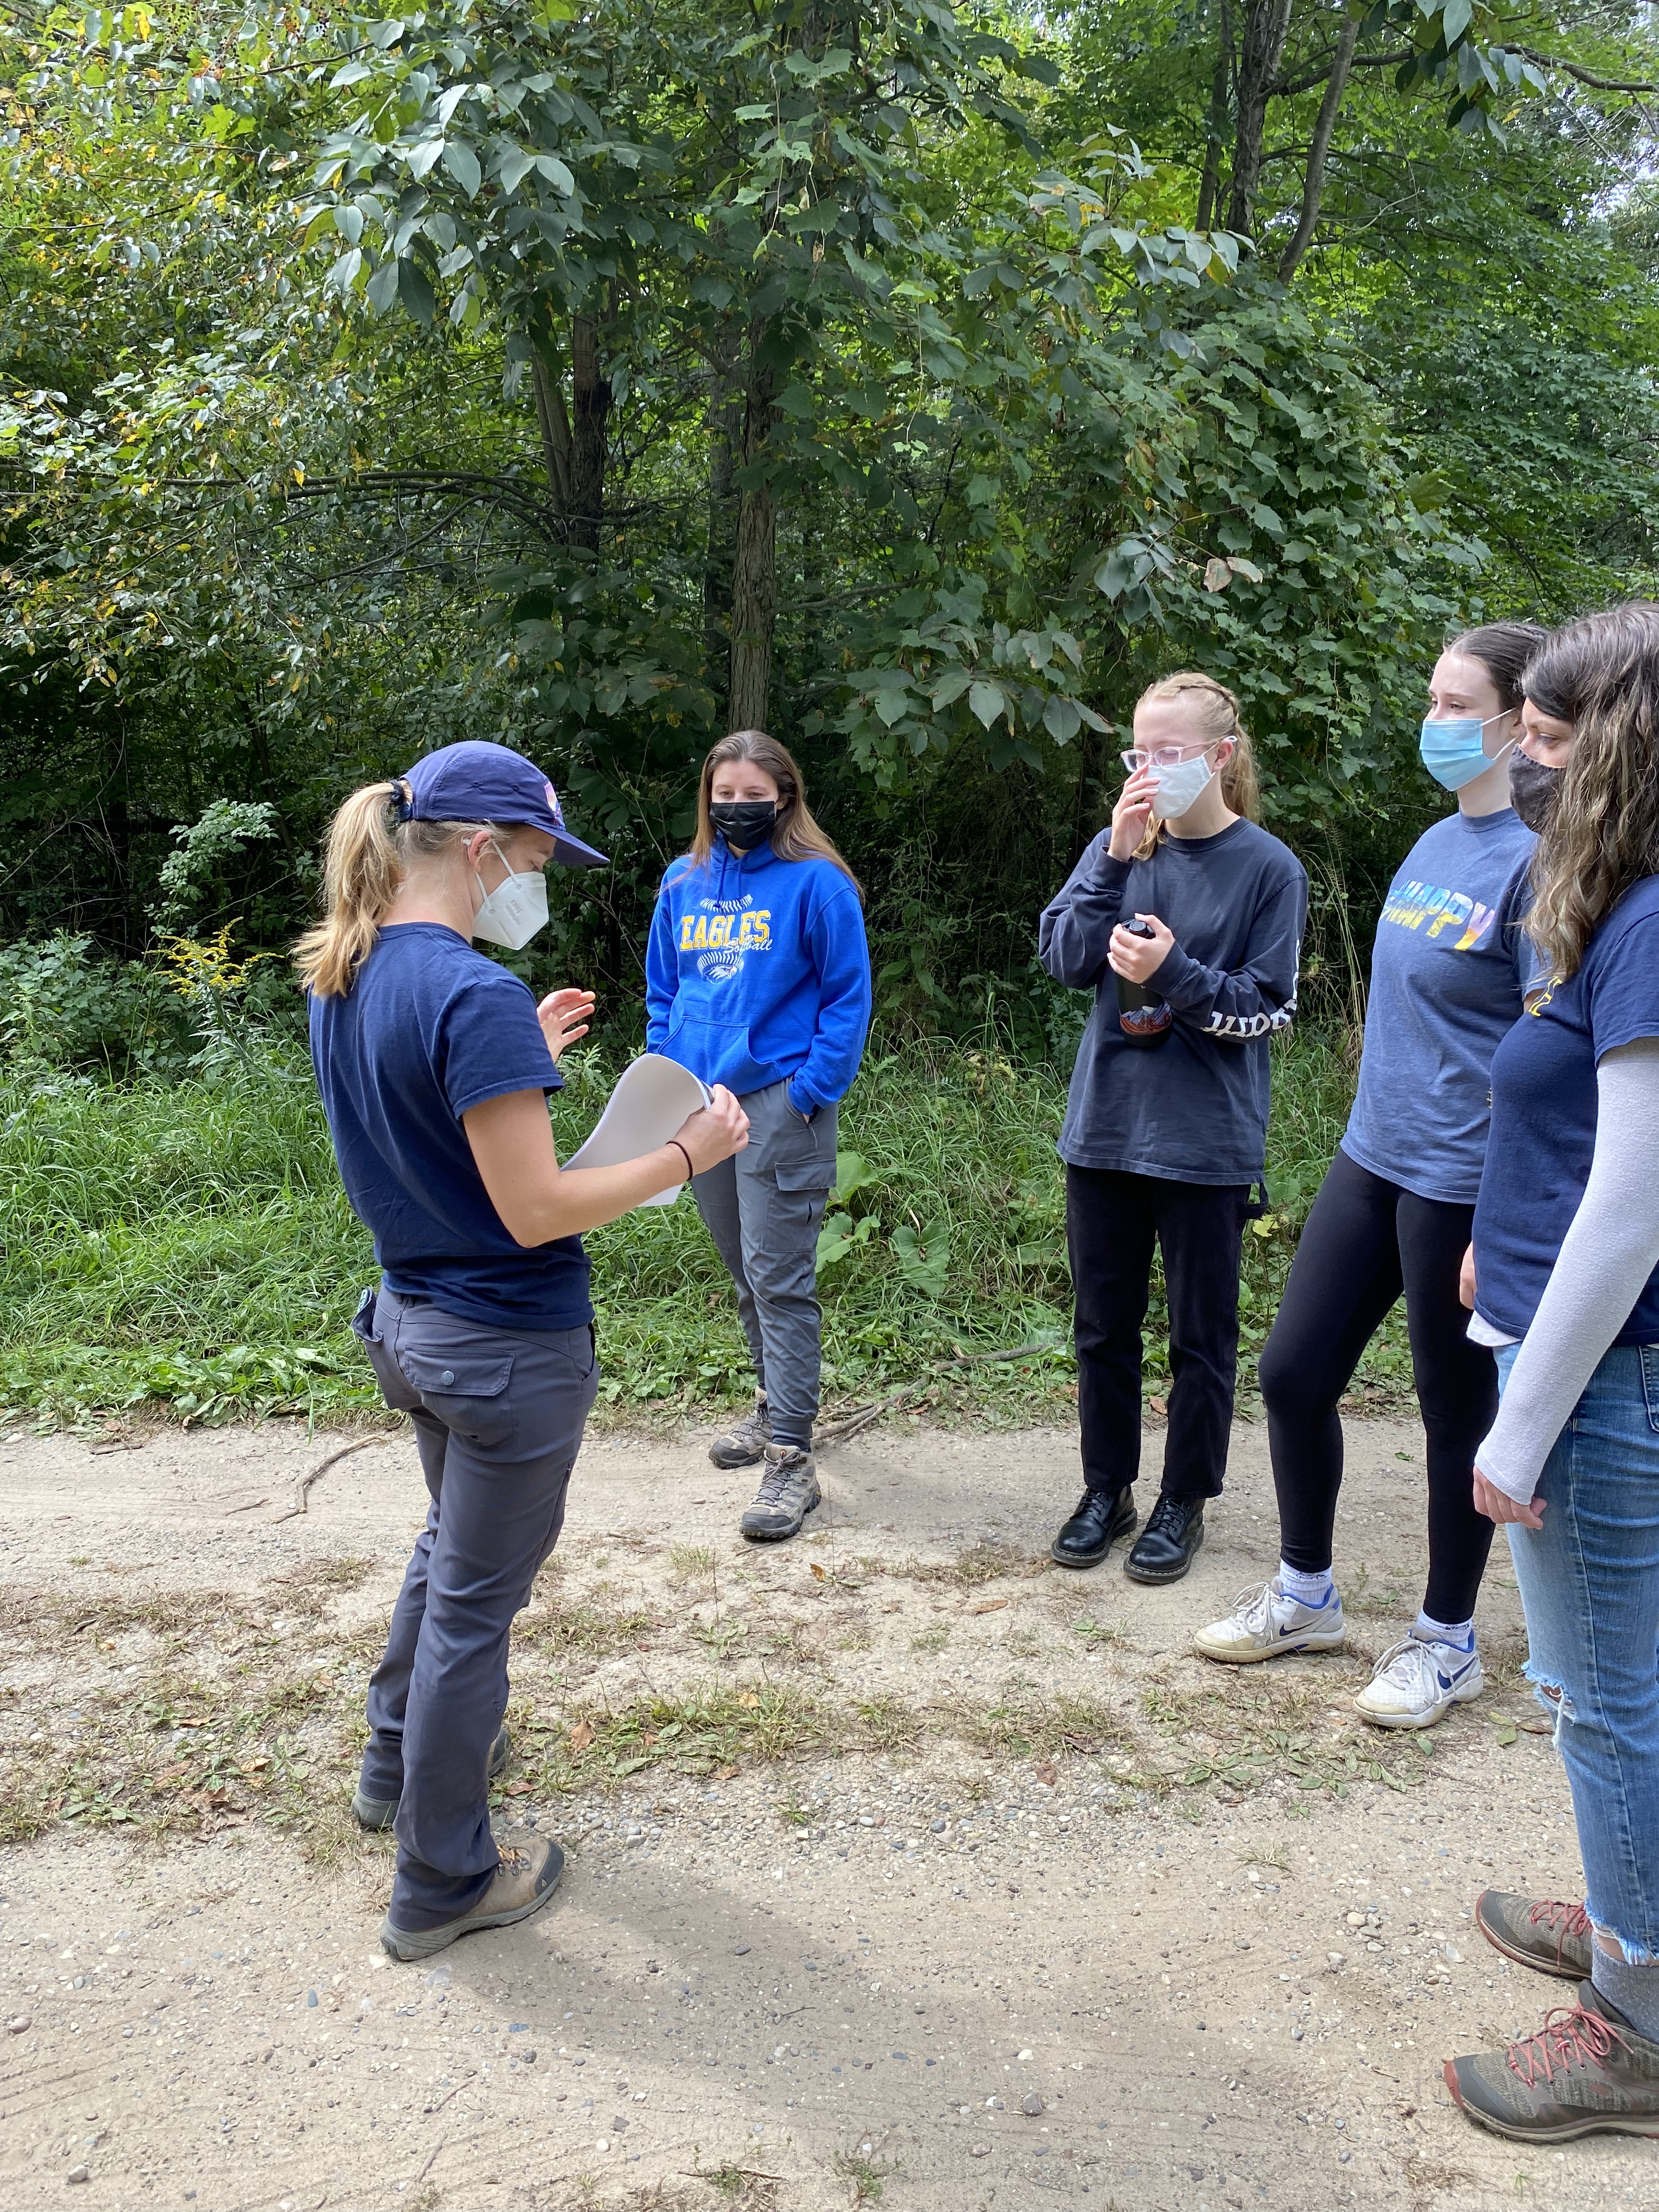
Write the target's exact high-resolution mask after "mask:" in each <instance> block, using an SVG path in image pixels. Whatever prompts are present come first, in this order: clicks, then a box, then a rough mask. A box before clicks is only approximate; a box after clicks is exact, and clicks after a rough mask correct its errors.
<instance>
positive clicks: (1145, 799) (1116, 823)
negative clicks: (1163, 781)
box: [1110, 768, 1158, 860]
mask: <svg viewBox="0 0 1659 2212" xmlns="http://www.w3.org/2000/svg"><path fill="white" fill-rule="evenodd" d="M1157 796H1158V778H1157V777H1156V776H1155V775H1153V774H1152V770H1151V769H1149V768H1138V769H1136V770H1135V772H1134V774H1133V775H1132V776H1131V777H1130V778H1129V781H1127V783H1126V784H1125V785H1124V787H1123V788H1122V790H1121V792H1119V793H1118V795H1117V805H1115V807H1114V808H1113V809H1112V842H1111V847H1110V850H1111V855H1112V858H1113V859H1114V860H1133V858H1134V856H1135V852H1136V848H1138V847H1139V843H1140V841H1141V839H1142V838H1143V837H1144V836H1146V824H1147V823H1149V822H1150V821H1151V820H1152V802H1153V800H1154V799H1156V798H1157Z"/></svg>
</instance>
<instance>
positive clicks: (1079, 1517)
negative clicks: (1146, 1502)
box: [1048, 1482, 1140, 1567]
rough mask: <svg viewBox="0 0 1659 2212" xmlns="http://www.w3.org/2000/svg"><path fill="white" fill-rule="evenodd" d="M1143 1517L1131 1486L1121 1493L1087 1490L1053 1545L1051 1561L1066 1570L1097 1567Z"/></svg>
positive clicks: (1049, 1551)
mask: <svg viewBox="0 0 1659 2212" xmlns="http://www.w3.org/2000/svg"><path fill="white" fill-rule="evenodd" d="M1139 1517H1140V1516H1139V1514H1137V1513H1136V1511H1135V1494H1134V1492H1133V1489H1132V1488H1131V1487H1130V1486H1129V1485H1128V1484H1127V1482H1126V1483H1125V1484H1124V1486H1123V1487H1122V1489H1121V1490H1085V1492H1084V1493H1083V1495H1082V1497H1081V1498H1079V1500H1078V1502H1077V1510H1076V1511H1075V1512H1074V1513H1073V1516H1072V1517H1071V1519H1070V1520H1069V1521H1067V1522H1066V1523H1065V1525H1064V1527H1063V1528H1061V1529H1060V1534H1059V1535H1058V1536H1056V1537H1055V1539H1054V1542H1053V1543H1052V1544H1050V1545H1049V1547H1048V1557H1049V1558H1050V1559H1053V1560H1054V1563H1055V1564H1056V1565H1058V1566H1062V1567H1092V1566H1097V1565H1099V1563H1100V1561H1101V1560H1102V1559H1104V1558H1105V1556H1106V1554H1107V1553H1108V1552H1109V1551H1110V1550H1111V1548H1112V1546H1113V1545H1114V1544H1115V1542H1116V1541H1117V1540H1118V1538H1119V1537H1120V1536H1127V1534H1128V1533H1129V1531H1130V1529H1131V1528H1133V1527H1134V1525H1135V1522H1137V1520H1139Z"/></svg>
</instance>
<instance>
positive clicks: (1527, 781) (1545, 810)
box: [1510, 745, 1561, 836]
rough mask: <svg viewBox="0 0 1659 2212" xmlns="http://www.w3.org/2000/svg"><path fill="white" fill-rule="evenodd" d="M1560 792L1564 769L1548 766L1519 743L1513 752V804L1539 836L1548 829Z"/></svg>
mask: <svg viewBox="0 0 1659 2212" xmlns="http://www.w3.org/2000/svg"><path fill="white" fill-rule="evenodd" d="M1560 793H1561V771H1560V769H1559V768H1545V767H1544V766H1543V765H1542V764H1541V763H1540V762H1538V761H1535V760H1534V759H1532V758H1531V757H1529V756H1528V754H1526V753H1523V752H1522V750H1521V748H1520V747H1519V746H1518V745H1517V746H1516V749H1515V750H1514V751H1513V752H1512V753H1511V754H1510V805H1511V806H1512V807H1514V809H1515V811H1516V813H1517V814H1518V815H1519V816H1520V817H1521V819H1522V821H1523V822H1524V823H1526V825H1527V827H1528V829H1530V830H1532V831H1533V832H1534V835H1535V836H1543V834H1544V831H1545V830H1546V829H1547V828H1548V826H1549V820H1550V817H1551V815H1553V813H1554V811H1555V802H1556V800H1557V799H1558V798H1559V796H1560Z"/></svg>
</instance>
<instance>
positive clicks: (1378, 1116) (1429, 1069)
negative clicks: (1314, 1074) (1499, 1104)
mask: <svg viewBox="0 0 1659 2212" xmlns="http://www.w3.org/2000/svg"><path fill="white" fill-rule="evenodd" d="M1535 842H1537V841H1536V840H1535V839H1534V836H1533V834H1532V832H1531V830H1530V829H1528V828H1527V826H1526V824H1525V823H1523V822H1522V819H1521V817H1520V816H1519V815H1518V814H1516V812H1515V811H1513V810H1512V809H1511V808H1510V807H1507V806H1505V807H1504V808H1503V809H1502V810H1501V811H1499V812H1498V813H1496V814H1476V815H1468V814H1463V813H1457V814H1449V815H1448V816H1447V817H1445V819H1444V820H1443V821H1440V822H1437V823H1435V824H1434V827H1433V828H1432V829H1428V830H1425V833H1424V834H1423V836H1420V837H1419V839H1418V841H1417V842H1416V844H1415V845H1413V848H1412V849H1411V851H1410V852H1409V853H1408V854H1407V856H1406V859H1405V860H1404V861H1403V862H1402V863H1401V867H1400V870H1399V872H1398V873H1397V874H1396V875H1395V879H1394V882H1393V883H1392V884H1390V885H1389V896H1388V898H1387V901H1386V902H1385V903H1384V905H1383V913H1382V917H1381V919H1380V920H1379V921H1378V922H1377V925H1376V951H1374V952H1373V953H1372V955H1371V989H1370V1004H1369V1006H1367V1008H1366V1011H1365V1050H1364V1056H1363V1057H1362V1059H1361V1060H1360V1063H1359V1088H1358V1092H1357V1093H1356V1095H1355V1097H1354V1102H1353V1114H1352V1118H1351V1120H1350V1121H1349V1123H1348V1127H1347V1132H1346V1135H1345V1136H1344V1137H1343V1139H1342V1149H1343V1151H1344V1152H1346V1154H1347V1155H1348V1157H1349V1158H1350V1159H1352V1160H1357V1161H1358V1163H1359V1164H1360V1166H1361V1167H1362V1168H1366V1169H1369V1170H1370V1173H1371V1174H1372V1175H1375V1176H1382V1177H1383V1180H1384V1181H1385V1182H1395V1183H1399V1184H1400V1185H1401V1188H1404V1189H1406V1190H1409V1191H1411V1192H1413V1194H1415V1195H1416V1196H1417V1197H1419V1198H1431V1199H1437V1200H1441V1201H1442V1202H1443V1203H1446V1204H1450V1205H1454V1206H1468V1205H1470V1204H1471V1203H1472V1202H1473V1200H1474V1196H1475V1194H1476V1192H1477V1191H1478V1190H1479V1189H1480V1166H1481V1163H1482V1161H1483V1160H1484V1159H1485V1158H1486V1120H1487V1115H1488V1114H1489V1112H1490V1108H1491V1094H1492V1054H1493V1053H1494V1052H1496V1051H1497V1049H1498V1045H1499V1043H1500V1042H1501V1041H1502V1040H1503V1038H1504V1035H1505V1034H1506V1033H1507V1031H1508V1030H1509V1029H1510V1026H1511V1024H1513V1023H1515V1022H1516V1021H1518V1020H1519V1018H1520V1015H1521V1004H1522V993H1523V991H1524V989H1525V987H1526V985H1527V983H1528V981H1529V980H1530V978H1531V975H1532V973H1533V968H1534V957H1533V951H1532V944H1531V940H1530V939H1528V936H1527V934H1526V932H1525V929H1524V928H1523V927H1522V924H1523V922H1524V921H1525V919H1526V913H1527V908H1528V906H1529V905H1530V904H1531V902H1532V895H1531V889H1530V886H1529V884H1528V878H1527V870H1528V863H1529V862H1530V860H1531V859H1532V850H1533V847H1534V843H1535Z"/></svg>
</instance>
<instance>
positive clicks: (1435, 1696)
mask: <svg viewBox="0 0 1659 2212" xmlns="http://www.w3.org/2000/svg"><path fill="white" fill-rule="evenodd" d="M1485 1688H1486V1676H1485V1675H1484V1674H1482V1673H1481V1671H1480V1652H1479V1651H1464V1650H1461V1649H1460V1648H1459V1646H1458V1645H1457V1644H1424V1643H1421V1642H1419V1639H1418V1638H1416V1637H1415V1636H1407V1637H1406V1638H1404V1639H1403V1640H1402V1641H1401V1643H1399V1644H1395V1647H1394V1649H1393V1650H1391V1651H1385V1652H1384V1653H1383V1656H1382V1657H1381V1658H1380V1659H1379V1660H1378V1661H1377V1662H1376V1669H1375V1671H1374V1672H1373V1674H1372V1675H1371V1679H1370V1681H1369V1682H1368V1683H1367V1684H1366V1686H1365V1687H1364V1689H1363V1690H1362V1691H1361V1692H1359V1695H1358V1697H1357V1698H1356V1699H1354V1701H1353V1705H1354V1711H1356V1712H1357V1713H1358V1714H1360V1715H1361V1716H1362V1717H1363V1718H1364V1719H1365V1720H1368V1721H1370V1722H1372V1723H1374V1724H1375V1725H1376V1727H1378V1728H1409V1729H1422V1728H1432V1727H1433V1725H1434V1723H1436V1721H1437V1720H1438V1719H1439V1718H1440V1716H1441V1715H1442V1713H1443V1712H1446V1711H1449V1709H1450V1708H1451V1707H1452V1706H1453V1705H1468V1702H1469V1699H1471V1698H1478V1697H1479V1696H1480V1692H1482V1690H1484V1689H1485Z"/></svg>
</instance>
